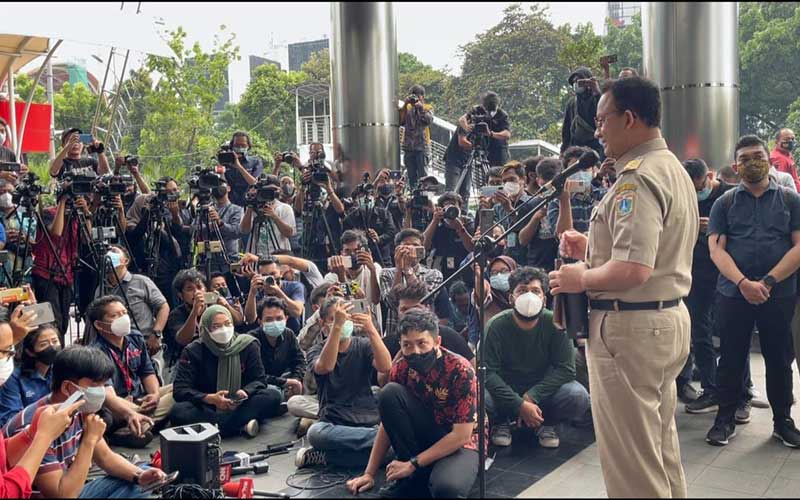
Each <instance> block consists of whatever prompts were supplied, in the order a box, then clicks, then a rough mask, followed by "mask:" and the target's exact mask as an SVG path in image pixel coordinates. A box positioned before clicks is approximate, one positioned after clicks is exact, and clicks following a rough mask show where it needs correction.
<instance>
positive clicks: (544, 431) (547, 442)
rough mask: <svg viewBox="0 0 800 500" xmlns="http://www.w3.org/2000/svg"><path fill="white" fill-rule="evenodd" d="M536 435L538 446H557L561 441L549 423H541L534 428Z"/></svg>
mask: <svg viewBox="0 0 800 500" xmlns="http://www.w3.org/2000/svg"><path fill="white" fill-rule="evenodd" d="M536 435H537V436H538V437H539V446H541V447H542V448H558V447H559V445H560V444H561V441H560V440H559V439H558V434H557V433H556V428H555V427H553V426H550V425H547V426H545V425H542V426H540V427H539V428H538V429H536Z"/></svg>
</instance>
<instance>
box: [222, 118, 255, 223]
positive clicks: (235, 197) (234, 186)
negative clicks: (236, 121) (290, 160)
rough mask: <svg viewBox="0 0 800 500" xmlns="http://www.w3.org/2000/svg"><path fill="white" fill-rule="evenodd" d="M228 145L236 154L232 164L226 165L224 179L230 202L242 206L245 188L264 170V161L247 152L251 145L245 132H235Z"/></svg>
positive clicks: (253, 182)
mask: <svg viewBox="0 0 800 500" xmlns="http://www.w3.org/2000/svg"><path fill="white" fill-rule="evenodd" d="M229 146H230V148H231V150H232V151H233V152H234V153H235V154H236V161H234V163H233V165H226V167H227V168H226V169H225V180H226V181H227V182H228V186H229V187H230V199H231V203H233V204H234V205H238V206H240V207H243V206H244V205H245V203H244V197H245V193H247V188H248V187H250V186H252V185H253V184H255V183H256V180H257V179H258V178H259V176H261V173H262V172H264V161H263V160H262V159H261V158H260V157H258V156H255V155H250V154H249V151H250V148H252V147H253V145H252V143H251V142H250V136H249V135H247V132H242V131H238V132H235V133H234V134H233V137H231V142H230V143H229Z"/></svg>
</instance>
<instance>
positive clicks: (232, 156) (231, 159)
mask: <svg viewBox="0 0 800 500" xmlns="http://www.w3.org/2000/svg"><path fill="white" fill-rule="evenodd" d="M217 162H218V163H219V164H220V165H233V164H234V163H236V153H235V152H234V151H233V150H232V149H231V147H230V145H229V144H223V145H222V146H220V148H219V151H217Z"/></svg>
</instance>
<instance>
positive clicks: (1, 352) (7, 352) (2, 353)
mask: <svg viewBox="0 0 800 500" xmlns="http://www.w3.org/2000/svg"><path fill="white" fill-rule="evenodd" d="M16 353H17V350H16V349H15V348H14V346H13V345H12V346H11V348H9V349H0V358H2V359H8V358H13V357H14V355H15V354H16Z"/></svg>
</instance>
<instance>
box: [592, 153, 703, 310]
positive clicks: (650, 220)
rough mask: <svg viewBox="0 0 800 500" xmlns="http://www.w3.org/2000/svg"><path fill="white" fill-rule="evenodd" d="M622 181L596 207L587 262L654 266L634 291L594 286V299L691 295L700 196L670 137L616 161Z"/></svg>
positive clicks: (643, 299)
mask: <svg viewBox="0 0 800 500" xmlns="http://www.w3.org/2000/svg"><path fill="white" fill-rule="evenodd" d="M615 168H616V170H617V182H616V183H615V184H614V186H613V187H612V188H611V189H609V191H608V193H606V195H605V196H604V197H603V199H602V201H600V204H599V205H598V206H597V207H596V208H595V209H594V212H593V213H592V216H591V219H590V225H589V244H588V246H587V251H586V253H587V256H586V262H587V263H588V264H589V267H590V268H598V267H600V266H602V265H603V264H605V263H606V262H608V261H609V260H617V261H621V262H635V263H637V264H642V265H644V266H647V267H649V268H652V269H653V273H652V274H651V276H650V279H648V280H647V281H646V282H645V283H644V284H642V285H640V286H637V287H635V288H631V289H629V290H619V291H602V290H589V291H588V294H589V297H590V298H591V299H617V300H622V301H625V302H650V301H661V300H673V299H677V298H682V297H686V296H687V295H688V294H689V288H690V287H691V284H692V274H691V270H692V250H693V248H694V244H695V242H696V241H697V237H698V234H699V233H698V230H699V228H698V226H699V214H698V209H697V194H696V191H695V189H694V185H693V184H692V181H691V179H690V178H689V174H688V173H687V172H686V170H685V169H684V168H683V165H681V163H680V162H679V161H678V159H677V158H676V157H675V155H673V154H672V152H670V151H669V149H667V143H666V142H665V141H664V139H653V140H651V141H648V142H645V143H643V144H640V145H639V146H637V147H635V148H633V149H632V150H630V151H628V152H627V153H625V154H624V155H623V156H622V157H621V158H619V159H618V160H617V163H616V167H615Z"/></svg>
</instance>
